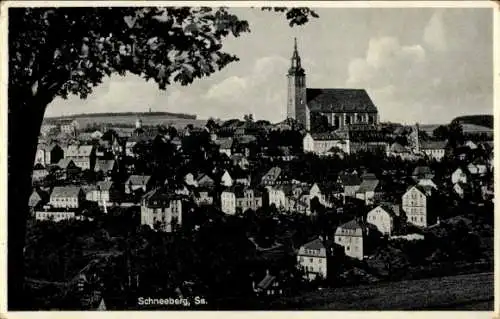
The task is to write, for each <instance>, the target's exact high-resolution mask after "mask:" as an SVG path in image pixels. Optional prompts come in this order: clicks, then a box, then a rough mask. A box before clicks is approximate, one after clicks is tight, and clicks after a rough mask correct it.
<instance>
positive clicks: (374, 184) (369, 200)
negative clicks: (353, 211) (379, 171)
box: [356, 174, 380, 205]
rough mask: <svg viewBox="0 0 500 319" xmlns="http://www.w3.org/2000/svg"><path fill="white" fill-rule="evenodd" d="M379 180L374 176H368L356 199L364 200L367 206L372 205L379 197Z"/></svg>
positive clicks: (362, 183)
mask: <svg viewBox="0 0 500 319" xmlns="http://www.w3.org/2000/svg"><path fill="white" fill-rule="evenodd" d="M379 184H380V182H379V180H378V179H377V178H376V177H375V175H373V174H366V176H365V177H363V181H362V182H361V185H359V188H358V190H357V191H356V198H357V199H360V200H363V201H364V202H365V204H366V205H371V204H373V203H374V201H375V200H376V199H377V198H378V197H379V196H378V195H380V191H379Z"/></svg>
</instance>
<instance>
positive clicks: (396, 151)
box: [387, 142, 414, 160]
mask: <svg viewBox="0 0 500 319" xmlns="http://www.w3.org/2000/svg"><path fill="white" fill-rule="evenodd" d="M387 157H401V159H403V160H406V159H411V158H413V157H414V155H413V153H412V152H411V150H410V149H409V148H408V147H404V146H403V145H401V144H400V143H398V142H394V143H392V144H391V146H389V148H388V149H387Z"/></svg>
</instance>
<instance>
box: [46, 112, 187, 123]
mask: <svg viewBox="0 0 500 319" xmlns="http://www.w3.org/2000/svg"><path fill="white" fill-rule="evenodd" d="M114 116H117V117H118V116H129V117H134V118H135V117H141V118H142V117H148V116H160V117H171V118H172V119H188V120H196V115H192V114H185V113H170V112H115V113H113V112H109V113H82V114H74V115H65V116H57V117H47V118H46V120H48V121H50V120H62V119H80V118H100V117H114Z"/></svg>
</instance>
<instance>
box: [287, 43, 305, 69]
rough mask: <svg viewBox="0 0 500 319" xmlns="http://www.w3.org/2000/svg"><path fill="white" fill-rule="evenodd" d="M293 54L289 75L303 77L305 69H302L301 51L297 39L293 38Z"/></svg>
mask: <svg viewBox="0 0 500 319" xmlns="http://www.w3.org/2000/svg"><path fill="white" fill-rule="evenodd" d="M293 42H294V45H293V54H292V59H291V64H290V69H289V70H288V74H297V75H303V74H304V69H302V65H301V63H300V55H299V50H298V49H297V38H293Z"/></svg>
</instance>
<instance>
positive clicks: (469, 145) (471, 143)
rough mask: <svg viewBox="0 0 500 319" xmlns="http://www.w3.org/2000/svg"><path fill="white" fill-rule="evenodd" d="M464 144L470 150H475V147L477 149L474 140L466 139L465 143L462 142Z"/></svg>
mask: <svg viewBox="0 0 500 319" xmlns="http://www.w3.org/2000/svg"><path fill="white" fill-rule="evenodd" d="M464 146H466V147H468V148H470V149H471V150H475V149H477V144H476V143H474V142H473V141H471V140H468V141H466V142H465V144H464Z"/></svg>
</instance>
